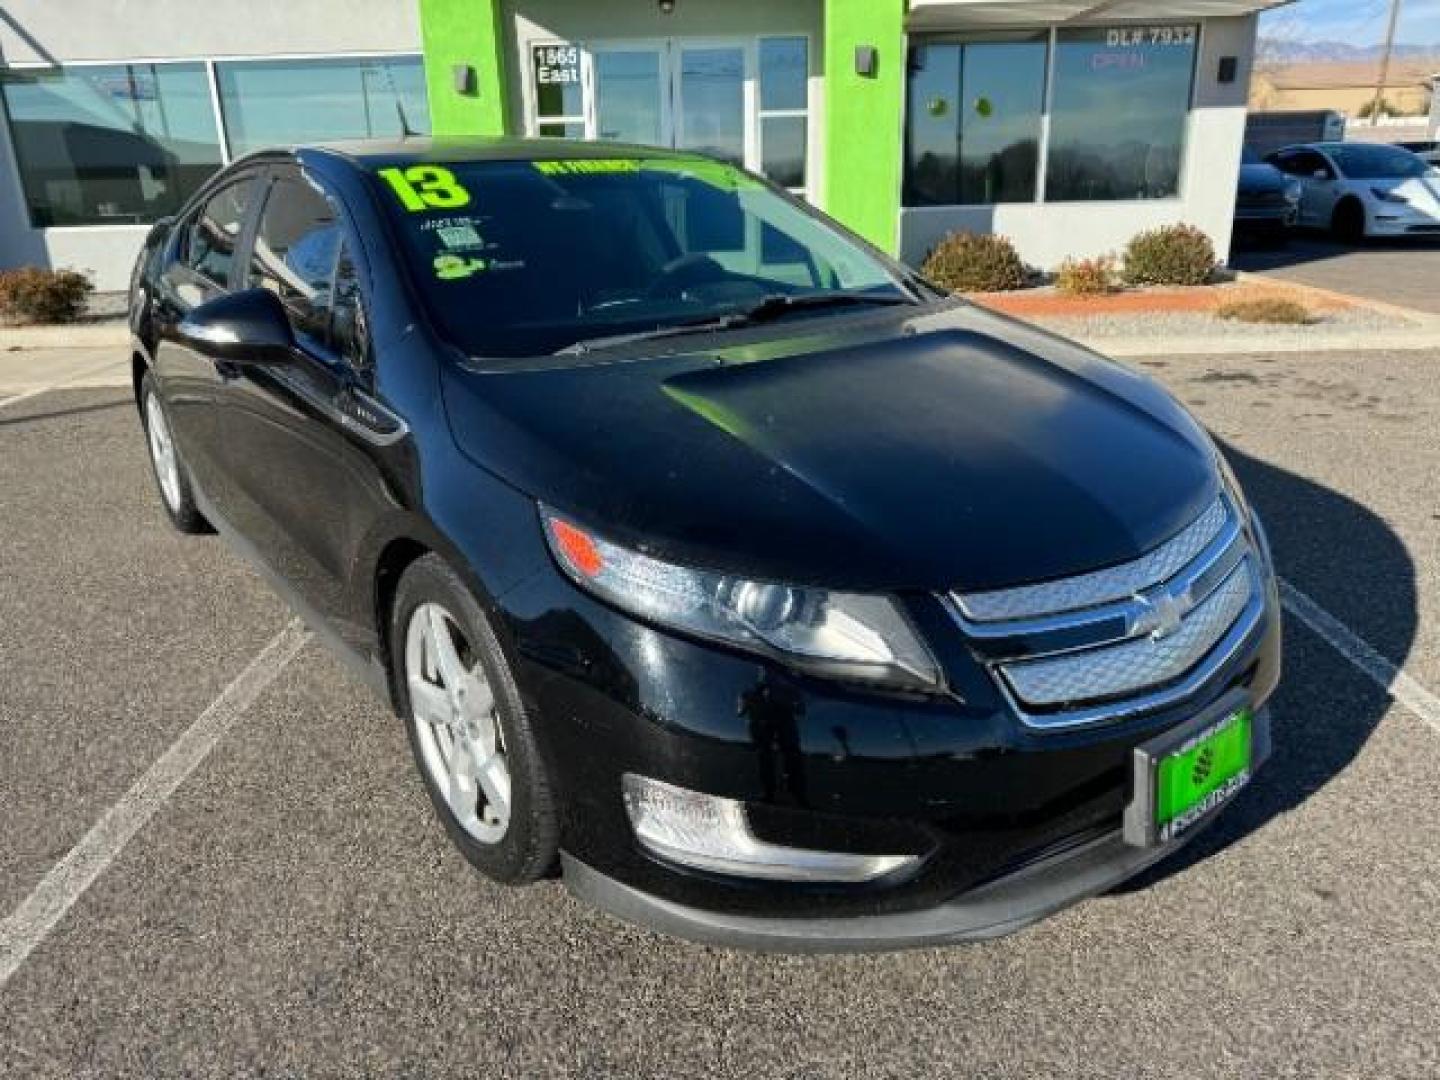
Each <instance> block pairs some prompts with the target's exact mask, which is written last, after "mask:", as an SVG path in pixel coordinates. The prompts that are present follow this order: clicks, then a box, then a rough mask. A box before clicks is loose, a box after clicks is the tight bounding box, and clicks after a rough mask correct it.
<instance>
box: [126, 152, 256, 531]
mask: <svg viewBox="0 0 1440 1080" xmlns="http://www.w3.org/2000/svg"><path fill="white" fill-rule="evenodd" d="M261 176H262V170H259V169H248V170H245V171H243V172H240V173H238V174H236V176H235V177H234V178H233V179H232V180H229V181H228V182H226V183H223V184H222V185H220V186H219V187H217V188H216V189H215V190H214V191H213V192H212V193H211V194H210V195H209V196H208V197H206V198H205V199H204V200H203V201H202V202H201V203H200V204H199V205H198V206H197V207H195V208H194V209H193V210H192V211H191V212H190V213H189V214H188V215H187V216H186V217H184V218H183V219H182V220H181V221H180V222H178V223H177V224H176V226H175V228H174V229H173V230H172V231H171V235H170V239H169V241H168V243H167V246H166V250H165V252H164V253H163V254H162V256H161V258H162V259H163V268H162V270H161V272H160V274H159V275H158V278H157V281H156V287H155V298H154V303H153V308H152V311H153V315H154V318H155V323H156V330H157V334H156V338H157V344H156V348H155V356H154V373H155V375H156V378H157V379H158V381H159V384H160V394H161V397H162V399H163V400H164V402H165V405H166V411H167V413H168V415H169V418H170V426H171V427H172V429H173V430H174V434H175V440H176V443H177V445H178V446H179V448H180V456H181V458H182V459H183V460H184V462H185V465H186V468H187V470H188V471H189V473H190V476H191V479H192V481H193V482H194V483H195V484H196V485H197V486H198V487H199V489H200V491H201V492H202V493H203V494H204V495H205V496H206V497H207V498H208V499H210V500H211V501H212V502H214V503H217V504H223V503H224V502H226V501H228V500H227V493H226V483H225V476H224V474H223V472H222V471H221V469H220V466H219V459H220V450H221V436H220V421H219V417H218V414H217V412H216V409H217V407H218V405H219V396H220V390H221V388H222V386H223V383H224V381H225V378H226V371H225V370H224V367H223V366H222V365H220V364H218V363H217V362H216V361H215V360H213V359H212V358H210V357H207V356H205V355H203V354H202V353H199V352H197V351H195V350H194V349H191V348H189V347H188V346H186V345H185V344H183V343H182V342H180V341H178V340H177V339H176V337H175V334H174V328H175V326H176V325H177V324H178V323H179V322H180V320H181V319H183V318H184V317H185V316H186V315H187V314H189V313H190V312H191V311H192V310H194V309H195V308H196V307H198V306H200V305H201V304H203V303H205V302H206V301H207V300H213V299H214V298H215V297H217V296H220V295H221V294H222V293H225V292H227V291H229V290H230V288H231V287H232V285H233V282H234V277H235V273H236V270H237V266H236V262H237V255H238V253H239V251H240V248H241V245H242V242H243V240H244V238H245V233H246V229H247V227H248V225H249V224H250V222H251V219H252V211H253V210H254V204H255V197H256V194H257V186H258V184H259V181H260V179H261Z"/></svg>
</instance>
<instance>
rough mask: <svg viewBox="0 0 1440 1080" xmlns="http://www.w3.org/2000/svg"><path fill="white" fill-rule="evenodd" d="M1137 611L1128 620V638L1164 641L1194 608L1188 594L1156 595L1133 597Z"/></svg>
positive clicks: (1178, 627) (1177, 628)
mask: <svg viewBox="0 0 1440 1080" xmlns="http://www.w3.org/2000/svg"><path fill="white" fill-rule="evenodd" d="M1134 600H1135V603H1136V604H1137V605H1138V607H1139V610H1138V611H1137V612H1136V613H1135V614H1134V615H1132V616H1131V618H1130V636H1131V637H1148V638H1149V639H1150V640H1151V641H1164V640H1165V639H1166V638H1168V637H1169V636H1170V635H1171V634H1173V633H1175V631H1176V630H1179V629H1180V624H1181V623H1182V622H1183V621H1184V620H1185V616H1186V615H1187V614H1188V613H1189V611H1190V609H1191V608H1192V607H1194V606H1195V604H1194V602H1193V601H1192V600H1191V599H1190V595H1189V593H1181V594H1179V595H1176V594H1175V593H1157V594H1156V595H1153V596H1139V595H1137V596H1135V597H1134Z"/></svg>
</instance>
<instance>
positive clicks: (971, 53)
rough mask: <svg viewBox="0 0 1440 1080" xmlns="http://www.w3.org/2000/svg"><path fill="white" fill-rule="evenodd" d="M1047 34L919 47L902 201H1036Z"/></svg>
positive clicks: (914, 55) (913, 61)
mask: <svg viewBox="0 0 1440 1080" xmlns="http://www.w3.org/2000/svg"><path fill="white" fill-rule="evenodd" d="M1046 52H1047V47H1046V41H1045V35H1043V34H1033V35H1027V36H1026V37H1024V38H1021V39H1017V40H1004V41H1000V40H995V41H990V40H987V41H971V42H965V43H951V42H943V43H937V44H932V45H917V46H916V47H915V48H913V49H912V50H911V53H910V70H909V103H910V104H909V109H908V116H907V117H906V160H905V203H906V205H907V206H951V205H965V204H989V203H1007V202H1033V201H1034V199H1035V195H1036V181H1037V177H1038V172H1039V157H1040V130H1041V118H1042V114H1043V110H1044V104H1045V64H1046Z"/></svg>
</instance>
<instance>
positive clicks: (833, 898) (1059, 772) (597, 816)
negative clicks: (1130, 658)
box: [500, 538, 1280, 950]
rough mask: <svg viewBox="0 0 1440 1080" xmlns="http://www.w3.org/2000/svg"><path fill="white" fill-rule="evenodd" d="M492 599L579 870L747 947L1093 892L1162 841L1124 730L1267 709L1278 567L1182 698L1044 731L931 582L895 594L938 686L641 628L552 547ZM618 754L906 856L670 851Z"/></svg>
mask: <svg viewBox="0 0 1440 1080" xmlns="http://www.w3.org/2000/svg"><path fill="white" fill-rule="evenodd" d="M1257 539H1258V538H1257ZM1266 561H1267V563H1268V559H1267V560H1266ZM500 599H501V606H502V608H503V609H504V614H505V620H504V622H505V625H506V627H507V631H508V633H507V635H506V637H507V638H508V645H509V650H510V651H511V653H512V656H513V659H514V663H515V668H516V671H517V675H518V682H519V684H520V687H521V692H522V694H523V695H524V697H525V698H526V700H527V704H528V705H529V707H530V708H531V709H532V710H533V714H534V715H535V716H537V717H541V718H543V726H542V729H541V731H542V750H543V752H544V754H545V758H546V764H547V767H548V769H549V770H550V772H551V775H552V786H553V789H554V791H555V792H556V794H557V797H558V798H559V802H560V806H559V809H560V823H561V847H562V849H563V850H564V851H565V852H566V856H565V869H566V877H567V881H568V884H569V886H570V888H571V889H572V890H574V891H575V892H576V893H577V894H579V895H581V896H583V897H585V898H587V899H589V900H591V901H593V902H594V903H596V904H597V905H598V906H600V907H602V908H604V909H607V910H610V911H613V912H614V913H616V914H617V915H619V916H621V917H622V918H627V919H631V920H633V921H639V922H644V923H647V924H648V925H652V926H656V927H658V928H660V929H663V930H667V931H669V932H672V933H677V934H680V935H682V936H687V937H695V938H700V939H702V940H707V941H725V942H728V943H731V944H738V945H748V946H752V947H759V948H775V949H808V950H819V949H829V948H835V949H869V948H885V947H891V948H899V947H905V946H909V945H920V944H929V943H936V942H943V941H957V940H964V939H967V938H976V937H986V936H994V935H996V934H1001V933H1006V932H1009V931H1011V930H1014V929H1017V928H1019V927H1021V926H1023V925H1025V924H1027V923H1029V922H1033V921H1035V920H1036V919H1039V918H1043V917H1044V916H1045V915H1047V914H1049V913H1050V912H1052V911H1055V910H1057V909H1058V908H1060V907H1063V906H1065V905H1067V904H1069V903H1072V902H1074V901H1075V900H1078V899H1080V898H1082V897H1084V896H1087V895H1090V894H1093V893H1095V892H1097V891H1103V890H1104V889H1105V888H1107V887H1109V886H1110V885H1112V884H1114V883H1115V882H1117V881H1120V880H1123V879H1124V878H1126V877H1128V876H1130V875H1132V874H1134V873H1136V872H1138V871H1140V870H1142V869H1144V868H1145V867H1146V866H1149V865H1150V864H1152V863H1153V862H1155V861H1157V860H1158V859H1161V858H1163V857H1164V856H1165V855H1166V853H1167V852H1168V851H1170V850H1172V848H1168V847H1167V848H1143V849H1142V848H1135V847H1130V846H1128V845H1125V844H1124V843H1123V841H1122V840H1121V839H1119V836H1120V830H1121V827H1122V819H1123V815H1124V813H1125V810H1126V807H1127V805H1129V804H1130V803H1131V801H1132V792H1131V786H1132V775H1133V770H1132V768H1131V764H1132V759H1133V753H1134V751H1135V749H1136V748H1137V747H1138V746H1140V745H1141V744H1144V743H1146V742H1148V741H1150V740H1152V739H1154V738H1156V737H1157V736H1158V735H1160V734H1162V733H1165V732H1169V731H1172V730H1174V729H1175V728H1177V727H1179V726H1180V725H1183V724H1186V723H1187V722H1190V721H1193V720H1194V719H1195V718H1196V717H1197V716H1199V715H1201V714H1203V713H1206V712H1208V711H1209V710H1211V709H1213V708H1215V707H1218V704H1219V703H1221V702H1222V701H1223V700H1224V699H1227V698H1230V697H1231V696H1233V695H1236V694H1238V695H1241V696H1243V698H1244V700H1246V701H1248V702H1249V703H1250V704H1251V705H1252V707H1254V708H1255V709H1256V710H1259V709H1260V708H1261V706H1263V704H1264V702H1265V701H1266V700H1267V699H1268V698H1269V696H1270V694H1271V692H1272V691H1273V689H1274V687H1275V685H1276V683H1277V682H1278V679H1279V672H1280V617H1279V604H1278V597H1277V596H1276V595H1275V590H1274V587H1273V582H1271V583H1269V584H1268V586H1267V587H1266V588H1265V590H1264V598H1263V607H1262V614H1261V617H1260V618H1259V619H1258V620H1257V621H1256V622H1255V623H1254V624H1253V626H1252V627H1251V629H1250V630H1249V631H1247V633H1246V636H1245V638H1244V639H1243V640H1242V641H1241V642H1240V643H1239V646H1238V647H1237V648H1236V649H1235V650H1234V651H1233V653H1227V655H1226V658H1225V660H1224V663H1223V664H1221V665H1220V666H1218V667H1216V668H1214V669H1213V670H1211V671H1209V672H1208V673H1207V679H1206V681H1205V683H1204V685H1203V686H1200V687H1197V688H1195V689H1194V691H1193V692H1192V693H1188V694H1187V696H1186V697H1185V698H1184V699H1183V700H1179V701H1175V702H1170V703H1166V705H1165V706H1164V707H1163V708H1157V709H1155V710H1153V711H1149V712H1145V713H1142V714H1138V715H1125V716H1120V717H1117V718H1114V719H1110V720H1107V721H1104V722H1098V723H1091V724H1087V725H1084V726H1082V727H1077V728H1067V729H1059V730H1043V729H1037V728H1036V727H1034V726H1033V725H1029V724H1026V723H1025V722H1024V721H1023V719H1022V718H1021V717H1020V716H1018V715H1017V714H1016V712H1015V709H1014V707H1013V705H1012V704H1011V703H1010V702H1009V701H1007V700H1006V699H1005V697H1004V695H1003V694H1002V692H1001V691H1000V688H999V687H998V686H997V684H996V681H995V680H994V679H993V678H992V677H991V675H990V673H989V672H988V671H987V670H986V668H985V666H984V664H983V663H982V662H981V660H980V659H979V658H978V657H977V655H976V653H975V652H974V651H973V648H972V643H971V642H969V641H968V640H967V639H966V638H965V637H964V635H961V634H957V633H956V626H955V621H954V617H953V614H952V613H951V612H950V611H949V610H948V609H947V607H946V606H945V604H944V603H943V602H942V601H941V599H940V598H938V597H928V598H927V597H912V598H911V601H912V606H911V610H910V614H911V616H912V618H913V619H914V621H915V622H916V625H917V629H919V630H920V631H921V633H922V634H923V635H924V636H925V638H926V640H927V641H929V642H930V643H931V646H932V648H933V649H934V651H935V653H936V659H937V661H938V662H939V663H940V666H941V667H942V669H943V670H944V671H945V674H946V679H947V683H948V686H949V687H950V690H951V694H950V695H949V696H946V697H943V698H933V697H932V698H906V697H901V696H895V695H881V694H876V693H873V692H866V691H862V690H856V689H853V688H847V687H845V686H843V685H840V684H836V683H833V682H829V681H826V680H820V679H814V678H807V677H805V676H803V675H801V674H798V673H796V672H794V671H791V670H789V669H787V668H785V667H783V666H780V665H777V664H774V663H771V662H769V661H767V660H765V659H764V658H760V657H756V656H753V655H746V654H742V653H738V652H733V651H730V650H727V649H724V648H721V647H718V646H715V645H712V644H707V643H702V642H697V641H693V640H689V639H686V638H684V637H681V636H679V635H675V634H671V633H667V632H664V631H661V630H658V629H656V628H653V627H648V626H646V625H643V624H641V623H639V622H636V621H635V620H633V619H631V618H630V617H628V616H625V615H623V614H621V613H619V612H617V611H615V610H613V609H611V608H609V607H608V606H606V605H604V604H602V603H599V602H598V601H595V600H593V599H592V598H590V597H588V596H587V595H586V594H584V593H582V592H580V591H579V590H577V589H576V588H575V587H574V586H573V585H572V584H571V583H570V582H569V581H568V579H565V578H564V577H563V576H561V575H560V573H559V572H558V570H557V571H555V572H554V573H545V574H539V575H536V576H534V577H533V578H531V579H529V580H528V581H527V582H526V583H525V584H524V585H522V586H521V587H519V588H517V589H515V590H513V591H511V592H509V593H507V594H506V595H504V596H503V597H502V598H500ZM626 774H635V775H638V776H643V777H648V778H650V779H653V780H657V781H660V782H662V783H666V784H670V785H674V786H676V787H679V788H684V789H688V790H690V791H694V792H702V793H705V794H708V795H712V796H718V797H721V798H725V799H730V800H735V801H738V802H741V803H743V804H744V805H745V807H746V809H747V812H748V816H749V821H750V824H751V826H752V828H753V829H754V831H755V833H756V834H757V836H758V837H759V838H760V839H762V840H764V841H767V842H770V843H775V844H781V845H788V846H790V847H794V848H802V849H810V850H812V851H834V852H846V853H852V854H860V855H880V854H883V855H909V854H913V855H916V856H920V857H921V862H920V866H919V868H918V870H916V871H915V872H914V873H909V874H906V875H903V876H897V877H894V878H885V879H881V880H875V881H870V882H865V883H859V884H854V883H851V884H840V883H813V882H804V883H802V882H785V881H756V880H746V879H742V878H737V877H734V876H729V875H723V874H716V873H710V872H705V871H702V870H697V869H694V868H690V867H686V866H681V865H677V864H675V863H673V862H669V861H667V860H665V859H663V858H660V857H657V856H656V855H654V854H652V853H650V852H649V851H647V850H645V849H644V848H643V847H642V846H641V844H640V843H639V842H638V841H637V839H636V836H635V833H634V830H633V828H632V825H631V821H630V819H629V817H628V816H627V812H626V809H625V805H624V798H623V792H622V786H623V777H624V776H625V775H626Z"/></svg>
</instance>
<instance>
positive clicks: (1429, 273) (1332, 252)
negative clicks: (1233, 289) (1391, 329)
mask: <svg viewBox="0 0 1440 1080" xmlns="http://www.w3.org/2000/svg"><path fill="white" fill-rule="evenodd" d="M1230 264H1231V265H1232V266H1233V267H1234V268H1235V269H1237V270H1250V271H1254V272H1257V273H1263V274H1266V275H1267V276H1269V277H1277V278H1282V279H1284V280H1287V281H1294V282H1297V283H1299V284H1301V285H1314V286H1316V287H1318V288H1321V289H1334V290H1335V291H1337V292H1345V293H1352V294H1354V295H1358V296H1363V297H1365V298H1366V299H1368V300H1378V301H1380V302H1381V303H1386V304H1398V305H1400V306H1401V307H1408V308H1414V309H1415V310H1417V311H1428V312H1431V313H1432V314H1440V285H1437V283H1440V238H1435V237H1423V236H1421V237H1409V238H1405V239H1396V240H1367V241H1365V242H1364V243H1363V244H1355V245H1350V244H1340V243H1336V242H1335V241H1334V240H1331V239H1330V238H1329V237H1327V236H1325V235H1324V234H1323V233H1317V232H1300V233H1296V234H1295V236H1294V237H1293V238H1292V239H1291V240H1290V242H1289V243H1288V244H1286V245H1285V246H1284V247H1278V248H1277V247H1244V246H1240V247H1237V248H1236V250H1235V251H1233V252H1232V253H1231V260H1230Z"/></svg>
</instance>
